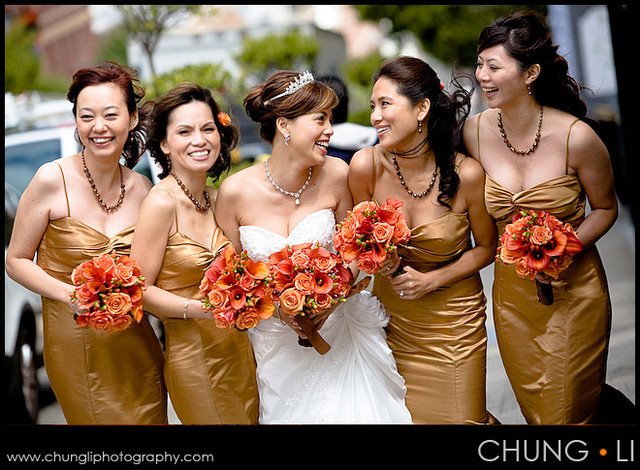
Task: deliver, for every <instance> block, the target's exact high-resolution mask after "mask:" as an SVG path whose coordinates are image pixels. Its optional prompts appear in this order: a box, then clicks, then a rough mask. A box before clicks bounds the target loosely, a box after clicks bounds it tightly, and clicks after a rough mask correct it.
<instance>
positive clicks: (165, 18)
mask: <svg viewBox="0 0 640 470" xmlns="http://www.w3.org/2000/svg"><path fill="white" fill-rule="evenodd" d="M116 8H117V9H118V11H120V14H121V15H122V24H123V26H124V28H125V30H126V31H127V34H129V36H130V37H131V38H132V39H133V40H134V41H137V42H139V43H140V45H141V46H142V48H143V49H144V52H145V54H146V56H147V60H148V62H149V70H151V75H152V76H154V77H155V75H156V69H155V66H154V65H153V52H154V51H155V49H156V46H157V45H158V41H159V40H160V38H161V37H162V34H163V33H164V32H165V31H166V30H167V29H168V28H171V27H174V26H176V25H177V24H178V23H180V21H182V20H183V19H184V18H186V17H187V15H189V14H199V13H200V12H201V8H202V7H201V5H116Z"/></svg>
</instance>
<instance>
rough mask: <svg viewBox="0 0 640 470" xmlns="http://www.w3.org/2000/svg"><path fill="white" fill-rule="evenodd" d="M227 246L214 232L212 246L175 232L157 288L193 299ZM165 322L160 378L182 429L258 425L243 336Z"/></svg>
mask: <svg viewBox="0 0 640 470" xmlns="http://www.w3.org/2000/svg"><path fill="white" fill-rule="evenodd" d="M176 227H177V220H176ZM228 243H229V240H228V239H227V238H226V237H225V236H224V234H223V233H222V230H220V228H218V227H216V229H215V232H214V234H213V240H212V243H211V247H206V246H203V245H202V244H200V243H198V242H196V241H195V240H192V239H191V238H189V237H188V236H186V235H183V234H182V233H180V231H179V230H178V231H176V232H175V233H174V234H173V235H171V236H170V237H169V240H168V243H167V249H166V251H165V255H164V260H163V263H162V267H161V269H160V273H159V274H158V276H157V278H156V283H155V285H156V286H158V287H160V288H162V289H164V290H167V291H169V292H172V293H174V294H176V295H180V296H183V297H192V298H193V297H195V296H196V295H197V294H198V291H199V286H200V281H201V280H202V277H203V276H204V272H205V270H206V269H207V268H208V267H209V265H210V264H211V262H212V261H213V259H214V257H215V255H216V254H217V252H218V251H219V250H220V249H222V248H223V247H225V246H226V245H227V244H228ZM163 323H164V328H165V355H164V357H165V370H164V378H165V382H166V384H167V389H168V390H169V396H170V397H171V403H172V404H173V407H174V409H175V411H176V414H177V415H178V418H179V419H180V421H181V422H182V424H257V423H258V384H257V380H256V367H255V359H254V357H253V350H252V349H251V344H250V343H249V338H248V336H247V333H246V332H243V331H238V330H235V329H233V330H232V329H220V328H217V327H216V326H215V324H214V322H213V320H209V319H200V318H190V319H186V320H184V319H182V318H168V319H165V320H164V321H163Z"/></svg>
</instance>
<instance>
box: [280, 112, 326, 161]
mask: <svg viewBox="0 0 640 470" xmlns="http://www.w3.org/2000/svg"><path fill="white" fill-rule="evenodd" d="M286 131H287V132H289V134H290V135H291V139H290V141H289V144H288V145H289V147H291V148H292V150H294V151H295V152H296V153H297V154H299V155H301V156H305V157H307V158H309V159H310V160H311V161H312V163H311V164H312V165H313V164H322V163H324V161H325V158H326V155H327V148H328V147H329V140H330V138H331V136H332V135H333V127H332V126H331V109H324V110H320V111H315V112H312V113H308V114H303V115H302V116H298V117H296V118H294V119H288V120H287V123H286Z"/></svg>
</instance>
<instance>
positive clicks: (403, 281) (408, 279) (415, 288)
mask: <svg viewBox="0 0 640 470" xmlns="http://www.w3.org/2000/svg"><path fill="white" fill-rule="evenodd" d="M401 269H402V270H403V271H404V272H403V273H402V274H398V275H397V276H387V279H388V280H389V283H390V284H391V287H393V290H395V291H396V293H397V294H398V296H399V297H400V298H401V299H403V300H415V299H419V298H420V297H422V296H423V295H426V294H428V293H429V292H433V291H434V290H436V289H437V288H438V287H440V286H439V285H438V284H437V283H436V281H435V276H433V275H432V273H429V272H426V273H421V272H420V271H416V270H415V269H413V268H412V267H410V266H404V267H403V268H401Z"/></svg>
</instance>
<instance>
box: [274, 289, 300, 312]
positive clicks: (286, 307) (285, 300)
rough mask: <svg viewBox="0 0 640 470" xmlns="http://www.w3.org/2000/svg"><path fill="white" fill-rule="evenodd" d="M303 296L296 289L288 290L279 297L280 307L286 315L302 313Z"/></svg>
mask: <svg viewBox="0 0 640 470" xmlns="http://www.w3.org/2000/svg"><path fill="white" fill-rule="evenodd" d="M304 301H305V296H304V295H302V294H301V293H300V292H298V291H297V290H296V289H293V288H289V289H287V290H285V291H284V292H283V293H282V294H281V295H280V307H281V308H282V311H283V312H285V313H286V314H288V315H296V314H298V313H299V312H301V311H302V307H303V306H304Z"/></svg>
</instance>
